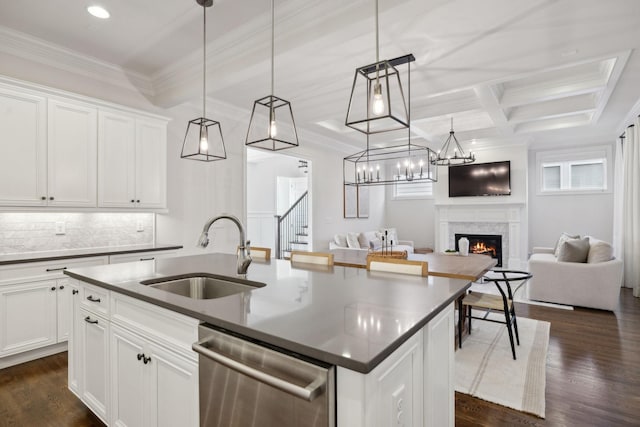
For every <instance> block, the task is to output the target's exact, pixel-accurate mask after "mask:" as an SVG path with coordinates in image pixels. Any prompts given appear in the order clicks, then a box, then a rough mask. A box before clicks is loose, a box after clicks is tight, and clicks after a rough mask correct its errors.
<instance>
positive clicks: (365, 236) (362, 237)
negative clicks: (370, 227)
mask: <svg viewBox="0 0 640 427" xmlns="http://www.w3.org/2000/svg"><path fill="white" fill-rule="evenodd" d="M375 238H376V232H375V231H365V232H364V233H360V234H359V235H358V243H360V248H368V247H369V242H370V241H371V240H372V239H375Z"/></svg>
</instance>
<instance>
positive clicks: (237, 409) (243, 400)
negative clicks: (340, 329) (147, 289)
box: [193, 325, 336, 427]
mask: <svg viewBox="0 0 640 427" xmlns="http://www.w3.org/2000/svg"><path fill="white" fill-rule="evenodd" d="M198 338H199V341H198V342H197V343H195V344H193V350H195V351H196V352H198V353H199V354H200V356H199V359H200V425H201V426H206V427H215V426H220V427H223V426H224V427H249V426H255V427H270V426H278V427H287V426H291V427H293V426H295V427H302V426H304V427H314V426H323V427H325V426H331V427H334V426H335V423H336V421H335V372H334V371H335V369H334V367H333V366H330V365H323V364H321V363H320V362H315V363H311V362H310V361H304V360H301V359H300V358H297V357H293V356H292V355H289V354H284V353H282V352H280V351H276V350H274V349H271V348H267V347H266V346H264V345H261V344H258V343H256V342H252V341H248V340H246V339H245V338H239V337H237V336H232V335H230V334H228V333H223V332H221V331H218V330H216V329H213V328H211V327H209V326H206V325H201V326H200V327H199V336H198Z"/></svg>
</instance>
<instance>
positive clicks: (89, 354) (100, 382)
mask: <svg viewBox="0 0 640 427" xmlns="http://www.w3.org/2000/svg"><path fill="white" fill-rule="evenodd" d="M80 316H81V318H82V321H80V322H79V323H80V360H79V364H80V370H81V371H80V390H81V396H82V401H83V402H84V403H85V405H87V406H88V407H89V409H91V410H92V411H93V413H94V414H96V415H97V416H98V417H99V418H100V419H101V420H102V421H103V422H104V423H105V424H107V423H108V419H109V418H108V412H107V410H108V408H109V404H108V399H109V365H108V363H107V362H108V355H109V322H108V321H106V320H104V319H103V318H102V317H98V316H96V315H94V314H92V313H90V312H88V311H87V310H85V309H84V308H80Z"/></svg>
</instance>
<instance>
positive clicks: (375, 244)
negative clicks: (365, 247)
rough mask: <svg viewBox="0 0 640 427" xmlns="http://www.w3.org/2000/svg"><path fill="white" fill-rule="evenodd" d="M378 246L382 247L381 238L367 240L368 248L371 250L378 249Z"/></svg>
mask: <svg viewBox="0 0 640 427" xmlns="http://www.w3.org/2000/svg"><path fill="white" fill-rule="evenodd" d="M380 248H382V240H380V239H378V238H375V239H371V240H369V249H371V250H372V251H378V250H380Z"/></svg>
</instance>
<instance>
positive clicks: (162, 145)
mask: <svg viewBox="0 0 640 427" xmlns="http://www.w3.org/2000/svg"><path fill="white" fill-rule="evenodd" d="M166 135H167V127H166V122H165V121H160V120H151V119H143V118H140V117H136V116H133V115H127V114H124V113H120V112H114V111H107V110H104V111H102V110H101V111H100V113H99V118H98V159H99V167H98V206H100V207H114V208H123V207H125V208H129V207H130V208H164V207H166V145H167V142H166Z"/></svg>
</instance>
